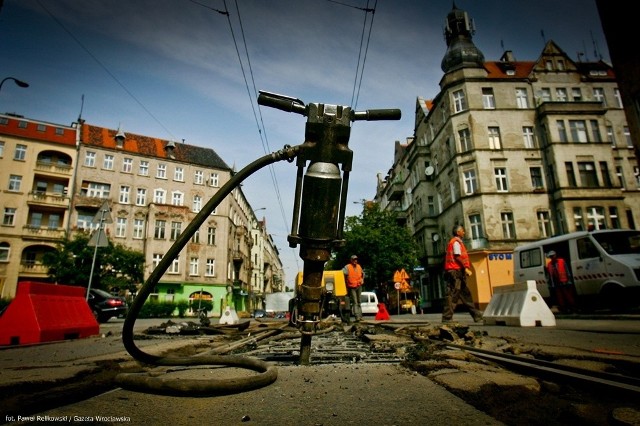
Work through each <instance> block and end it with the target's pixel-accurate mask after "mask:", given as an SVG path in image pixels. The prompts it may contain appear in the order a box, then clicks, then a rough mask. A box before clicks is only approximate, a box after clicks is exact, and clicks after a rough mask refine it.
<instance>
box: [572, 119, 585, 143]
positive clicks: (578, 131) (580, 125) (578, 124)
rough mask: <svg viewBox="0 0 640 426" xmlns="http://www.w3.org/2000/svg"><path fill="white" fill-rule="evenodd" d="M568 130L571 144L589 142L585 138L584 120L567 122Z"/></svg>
mask: <svg viewBox="0 0 640 426" xmlns="http://www.w3.org/2000/svg"><path fill="white" fill-rule="evenodd" d="M569 129H570V132H571V141H572V142H582V143H585V142H589V139H588V137H587V125H586V123H585V122H584V120H569Z"/></svg>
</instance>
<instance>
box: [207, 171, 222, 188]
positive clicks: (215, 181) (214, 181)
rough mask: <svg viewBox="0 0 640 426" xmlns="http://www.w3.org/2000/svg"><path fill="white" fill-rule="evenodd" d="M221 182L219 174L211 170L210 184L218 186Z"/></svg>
mask: <svg viewBox="0 0 640 426" xmlns="http://www.w3.org/2000/svg"><path fill="white" fill-rule="evenodd" d="M219 184H220V182H219V178H218V174H217V173H215V172H211V174H210V175H209V186H213V187H215V188H217V187H218V185H219Z"/></svg>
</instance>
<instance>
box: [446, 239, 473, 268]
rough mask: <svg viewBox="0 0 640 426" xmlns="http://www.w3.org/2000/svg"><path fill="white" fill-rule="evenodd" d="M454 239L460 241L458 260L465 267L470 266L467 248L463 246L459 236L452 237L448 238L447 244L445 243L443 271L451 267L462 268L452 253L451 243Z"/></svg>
mask: <svg viewBox="0 0 640 426" xmlns="http://www.w3.org/2000/svg"><path fill="white" fill-rule="evenodd" d="M456 241H457V242H459V243H460V256H459V259H460V261H461V262H462V264H463V265H464V267H465V268H470V267H471V262H469V254H468V253H467V248H466V247H465V246H464V243H463V242H462V239H460V237H453V238H451V239H450V240H449V244H447V254H446V255H445V257H444V270H445V271H450V270H452V269H462V268H461V267H460V263H459V262H456V258H455V256H454V255H453V243H455V242H456Z"/></svg>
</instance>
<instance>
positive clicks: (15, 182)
mask: <svg viewBox="0 0 640 426" xmlns="http://www.w3.org/2000/svg"><path fill="white" fill-rule="evenodd" d="M21 186H22V176H18V175H9V191H13V192H18V191H20V187H21Z"/></svg>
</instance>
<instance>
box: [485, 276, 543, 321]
mask: <svg viewBox="0 0 640 426" xmlns="http://www.w3.org/2000/svg"><path fill="white" fill-rule="evenodd" d="M482 318H483V320H484V323H485V325H492V324H498V325H513V326H520V327H535V326H543V327H547V326H550V327H553V326H555V325H556V317H555V316H554V315H553V312H551V309H549V307H548V306H547V304H546V303H545V301H544V299H543V298H542V296H541V295H540V292H538V290H537V288H536V282H535V281H532V280H529V281H527V282H524V283H516V284H513V285H505V286H500V287H495V288H494V293H493V296H492V297H491V300H490V301H489V305H488V306H487V309H485V311H484V315H483V317H482Z"/></svg>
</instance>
